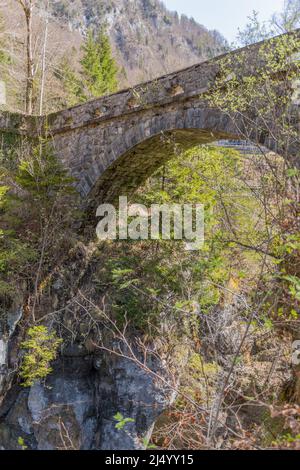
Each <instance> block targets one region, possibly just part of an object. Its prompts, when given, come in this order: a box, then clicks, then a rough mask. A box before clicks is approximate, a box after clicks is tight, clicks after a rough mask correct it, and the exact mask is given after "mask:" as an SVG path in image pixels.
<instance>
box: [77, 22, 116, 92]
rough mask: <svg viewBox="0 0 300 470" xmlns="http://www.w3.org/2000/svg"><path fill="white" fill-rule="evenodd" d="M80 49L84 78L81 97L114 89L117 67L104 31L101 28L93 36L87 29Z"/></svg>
mask: <svg viewBox="0 0 300 470" xmlns="http://www.w3.org/2000/svg"><path fill="white" fill-rule="evenodd" d="M82 49H83V52H84V55H83V58H82V60H81V65H82V69H83V70H82V73H83V76H84V78H83V90H82V93H81V99H85V100H86V99H90V98H96V97H98V96H102V95H105V94H107V93H112V92H114V91H116V89H117V78H116V75H117V71H118V69H117V66H116V63H115V60H114V58H113V57H112V51H111V46H110V42H109V38H108V36H107V34H106V32H105V31H104V30H103V29H102V30H101V31H100V33H99V34H98V36H97V37H96V38H95V37H94V35H93V33H92V31H89V32H88V35H87V39H86V41H85V44H84V45H83V48H82Z"/></svg>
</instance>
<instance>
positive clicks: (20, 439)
mask: <svg viewBox="0 0 300 470" xmlns="http://www.w3.org/2000/svg"><path fill="white" fill-rule="evenodd" d="M18 444H19V446H20V447H21V449H22V450H26V449H28V447H27V445H26V444H25V441H24V439H23V437H18Z"/></svg>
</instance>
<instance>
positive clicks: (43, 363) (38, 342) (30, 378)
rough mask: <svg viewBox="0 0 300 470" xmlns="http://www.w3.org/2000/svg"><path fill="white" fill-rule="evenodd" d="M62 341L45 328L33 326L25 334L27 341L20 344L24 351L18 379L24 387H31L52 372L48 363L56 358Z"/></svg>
mask: <svg viewBox="0 0 300 470" xmlns="http://www.w3.org/2000/svg"><path fill="white" fill-rule="evenodd" d="M61 342H62V340H61V339H59V338H57V336H56V334H55V332H52V333H50V332H49V331H48V329H47V328H46V327H45V326H33V327H32V328H29V330H28V332H27V340H26V341H24V342H23V343H22V344H21V348H22V349H24V350H25V355H24V357H23V361H22V365H21V368H20V377H21V378H22V380H23V382H22V385H23V386H24V387H30V386H32V385H33V384H34V383H35V381H36V380H39V379H42V378H45V377H47V375H49V374H50V373H51V371H52V369H51V366H50V363H51V361H53V360H54V359H55V358H56V356H57V351H58V348H59V345H60V344H61Z"/></svg>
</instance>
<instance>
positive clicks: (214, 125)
mask: <svg viewBox="0 0 300 470" xmlns="http://www.w3.org/2000/svg"><path fill="white" fill-rule="evenodd" d="M94 131H95V133H97V129H94ZM239 138H241V136H239V135H238V133H237V131H236V128H235V126H234V124H233V122H232V120H231V119H230V117H229V116H226V115H225V114H223V113H222V112H220V111H219V110H215V109H209V108H194V107H190V108H184V109H182V110H178V109H176V110H171V111H169V112H168V113H163V114H157V115H154V116H150V117H149V118H144V119H143V120H142V122H136V123H135V124H134V125H133V126H131V127H129V128H127V129H126V130H125V132H124V133H122V134H121V135H120V136H118V137H117V138H116V139H115V140H113V141H112V143H111V145H108V146H106V148H105V152H106V164H104V165H103V163H101V164H99V165H96V166H95V164H94V165H93V166H91V167H90V168H88V169H87V172H86V174H85V175H84V176H83V178H84V180H85V181H84V184H85V186H84V188H83V191H82V188H79V189H81V193H84V194H83V196H85V198H86V201H87V204H88V205H89V206H94V205H95V204H99V203H102V202H112V201H114V200H116V198H117V197H118V196H119V195H130V194H131V193H132V192H134V190H135V189H137V188H138V187H139V186H140V185H141V184H142V183H143V181H145V180H146V179H147V178H148V177H149V176H150V175H151V174H152V173H153V172H154V171H155V170H156V169H158V168H159V167H160V166H162V165H163V164H164V163H165V162H166V161H168V160H169V159H170V158H172V156H174V152H176V150H177V149H178V150H179V149H180V151H182V150H187V149H188V148H191V147H193V146H195V145H201V144H207V143H210V142H213V141H216V140H221V139H239ZM95 168H96V171H95Z"/></svg>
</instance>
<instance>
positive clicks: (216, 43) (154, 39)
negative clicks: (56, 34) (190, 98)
mask: <svg viewBox="0 0 300 470" xmlns="http://www.w3.org/2000/svg"><path fill="white" fill-rule="evenodd" d="M53 3H54V6H53V10H54V14H55V15H56V16H58V17H59V18H63V19H65V21H66V22H68V25H69V28H70V29H72V30H75V31H80V32H81V33H82V34H85V33H86V30H87V28H90V27H92V28H95V29H96V30H97V29H99V27H101V26H102V25H104V24H106V26H107V29H108V32H109V35H110V39H111V43H112V46H113V49H114V53H115V56H116V57H117V59H118V63H119V65H120V68H121V69H122V70H123V81H124V83H127V84H130V85H133V84H135V83H139V82H141V81H143V80H149V79H151V78H154V77H157V76H159V75H162V74H163V73H167V72H171V71H174V70H176V69H180V68H183V67H186V66H189V65H192V64H195V63H198V62H200V61H201V60H206V59H209V58H211V57H213V56H216V55H218V54H220V53H222V52H224V50H225V48H226V41H225V40H224V38H223V37H222V36H221V35H220V34H219V33H218V32H217V31H209V30H208V29H207V28H205V27H204V26H201V25H200V24H198V23H196V21H194V20H193V19H189V18H187V17H186V16H184V15H183V16H181V17H179V15H178V14H177V13H176V12H170V11H169V10H167V9H166V8H165V6H164V4H163V3H162V2H160V1H158V0H114V1H111V0H101V1H99V0H98V1H95V0H75V1H72V2H64V1H57V2H53Z"/></svg>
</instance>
